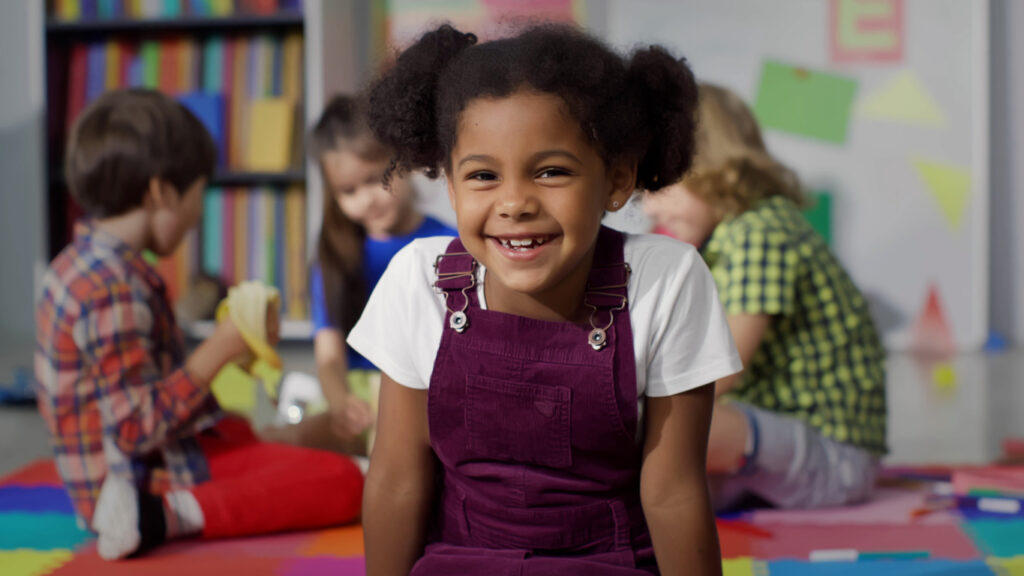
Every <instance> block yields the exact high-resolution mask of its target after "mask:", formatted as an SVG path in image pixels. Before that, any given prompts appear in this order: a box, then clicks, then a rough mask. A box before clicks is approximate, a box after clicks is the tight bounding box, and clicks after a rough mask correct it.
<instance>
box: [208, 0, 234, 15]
mask: <svg viewBox="0 0 1024 576" xmlns="http://www.w3.org/2000/svg"><path fill="white" fill-rule="evenodd" d="M234 11H235V7H234V5H233V2H232V0H210V14H212V15H213V16H230V15H231V14H232V13H234Z"/></svg>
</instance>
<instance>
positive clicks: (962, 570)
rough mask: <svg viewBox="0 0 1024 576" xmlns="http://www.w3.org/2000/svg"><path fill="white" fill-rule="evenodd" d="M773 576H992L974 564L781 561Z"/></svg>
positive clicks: (773, 567) (770, 568) (770, 569)
mask: <svg viewBox="0 0 1024 576" xmlns="http://www.w3.org/2000/svg"><path fill="white" fill-rule="evenodd" d="M768 574H770V575H771V576H950V575H953V574H955V575H956V576H992V570H991V569H990V568H989V567H988V565H987V564H985V562H983V561H981V560H974V561H968V562H954V561H950V560H939V561H935V560H931V561H927V562H921V561H902V560H890V561H886V560H877V561H864V562H796V561H793V560H781V561H777V562H769V563H768Z"/></svg>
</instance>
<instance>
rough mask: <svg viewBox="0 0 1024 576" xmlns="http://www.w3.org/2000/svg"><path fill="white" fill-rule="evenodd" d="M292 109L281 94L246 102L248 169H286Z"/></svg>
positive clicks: (290, 143) (288, 156)
mask: <svg viewBox="0 0 1024 576" xmlns="http://www.w3.org/2000/svg"><path fill="white" fill-rule="evenodd" d="M294 121H295V113H294V110H293V108H292V103H291V101H289V100H287V99H285V98H260V99H258V100H253V101H252V102H250V103H249V138H248V145H249V150H248V152H249V153H248V157H247V159H248V163H247V167H248V168H249V169H250V170H258V171H267V172H280V171H283V170H287V169H288V167H289V164H290V160H291V151H292V125H293V122H294Z"/></svg>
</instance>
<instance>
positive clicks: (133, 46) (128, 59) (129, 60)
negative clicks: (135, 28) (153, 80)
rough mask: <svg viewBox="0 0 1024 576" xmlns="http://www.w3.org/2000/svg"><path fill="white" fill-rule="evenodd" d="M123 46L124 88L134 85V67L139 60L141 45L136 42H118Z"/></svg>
mask: <svg viewBox="0 0 1024 576" xmlns="http://www.w3.org/2000/svg"><path fill="white" fill-rule="evenodd" d="M118 43H119V44H120V45H121V73H120V74H121V82H120V85H121V87H122V88H124V87H128V86H131V85H132V65H133V64H134V63H135V62H136V61H137V60H138V59H139V45H138V43H136V42H118Z"/></svg>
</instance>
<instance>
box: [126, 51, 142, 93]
mask: <svg viewBox="0 0 1024 576" xmlns="http://www.w3.org/2000/svg"><path fill="white" fill-rule="evenodd" d="M128 87H130V88H141V87H142V58H140V57H139V56H135V57H134V58H132V62H131V64H129V65H128Z"/></svg>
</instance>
